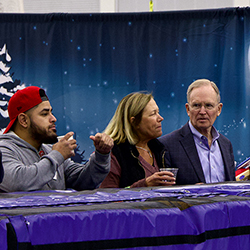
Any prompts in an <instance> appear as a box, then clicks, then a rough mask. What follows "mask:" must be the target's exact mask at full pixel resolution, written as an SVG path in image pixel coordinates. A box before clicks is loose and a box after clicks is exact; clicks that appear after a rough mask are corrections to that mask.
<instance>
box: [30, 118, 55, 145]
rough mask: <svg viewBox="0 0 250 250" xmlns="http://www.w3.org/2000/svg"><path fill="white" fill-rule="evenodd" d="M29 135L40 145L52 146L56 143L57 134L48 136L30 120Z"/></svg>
mask: <svg viewBox="0 0 250 250" xmlns="http://www.w3.org/2000/svg"><path fill="white" fill-rule="evenodd" d="M30 133H31V135H32V138H33V139H34V140H35V141H37V142H40V143H41V144H42V143H44V144H54V143H56V142H58V140H57V134H55V135H51V136H48V135H47V133H46V131H45V130H43V129H40V128H39V127H38V126H36V125H35V124H34V123H33V121H32V120H31V119H30Z"/></svg>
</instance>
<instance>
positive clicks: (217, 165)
mask: <svg viewBox="0 0 250 250" xmlns="http://www.w3.org/2000/svg"><path fill="white" fill-rule="evenodd" d="M189 127H190V129H191V131H192V133H193V137H194V141H195V145H196V149H197V152H198V155H199V158H200V162H201V166H202V169H203V173H204V176H205V180H206V183H213V182H223V181H225V170H224V163H223V159H222V155H221V151H220V147H219V144H218V141H217V140H218V138H219V136H220V134H219V132H218V131H217V130H216V129H215V127H214V126H213V127H212V130H211V132H212V137H213V140H212V144H211V147H209V144H208V139H207V138H206V137H205V136H204V135H202V134H201V133H200V132H198V131H197V130H196V129H195V128H194V126H193V125H192V124H191V122H190V121H189Z"/></svg>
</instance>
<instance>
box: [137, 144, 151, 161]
mask: <svg viewBox="0 0 250 250" xmlns="http://www.w3.org/2000/svg"><path fill="white" fill-rule="evenodd" d="M136 147H137V148H139V149H142V150H144V151H146V152H148V154H149V156H150V157H151V158H152V154H151V152H150V150H148V149H146V148H143V147H139V146H136Z"/></svg>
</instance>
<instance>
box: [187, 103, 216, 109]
mask: <svg viewBox="0 0 250 250" xmlns="http://www.w3.org/2000/svg"><path fill="white" fill-rule="evenodd" d="M218 104H219V103H217V104H212V103H206V104H201V103H193V104H188V105H189V106H190V107H191V108H192V109H193V110H200V109H201V107H202V106H203V107H204V109H205V110H213V109H214V108H215V107H216V106H217V105H218Z"/></svg>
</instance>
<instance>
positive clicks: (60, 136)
mask: <svg viewBox="0 0 250 250" xmlns="http://www.w3.org/2000/svg"><path fill="white" fill-rule="evenodd" d="M64 136H65V135H59V136H57V140H58V141H60V140H61V139H62V138H63V137H64ZM72 139H74V137H73V135H72V136H70V137H69V139H68V140H72Z"/></svg>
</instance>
